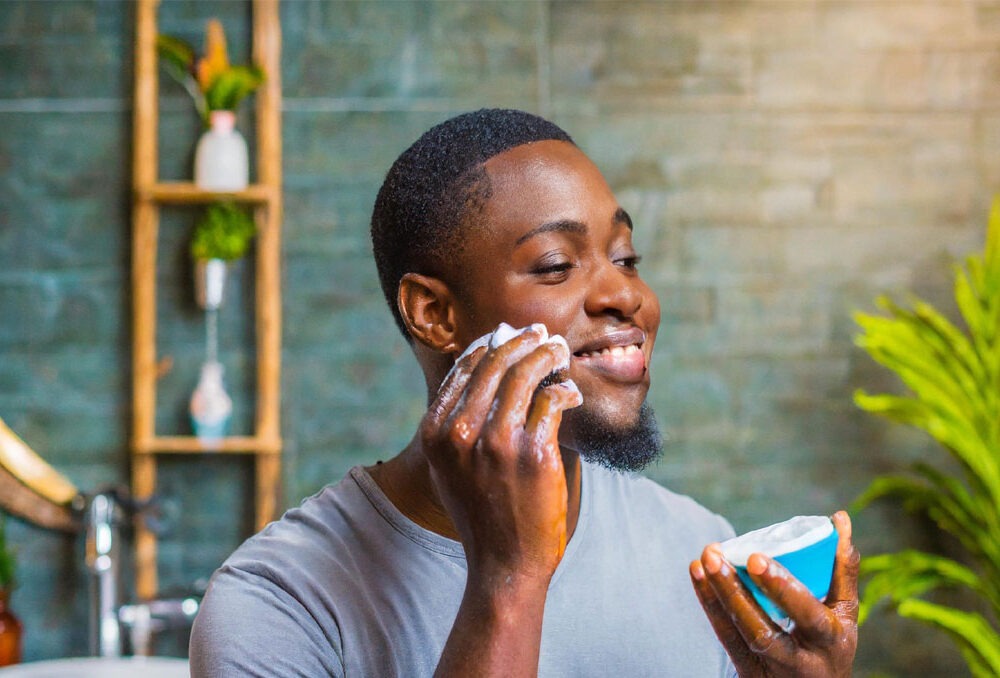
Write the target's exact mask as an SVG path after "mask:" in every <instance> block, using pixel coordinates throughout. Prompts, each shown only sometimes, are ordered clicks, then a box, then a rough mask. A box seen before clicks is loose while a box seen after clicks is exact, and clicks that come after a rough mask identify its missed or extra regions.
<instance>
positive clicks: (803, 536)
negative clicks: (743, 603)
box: [720, 516, 837, 619]
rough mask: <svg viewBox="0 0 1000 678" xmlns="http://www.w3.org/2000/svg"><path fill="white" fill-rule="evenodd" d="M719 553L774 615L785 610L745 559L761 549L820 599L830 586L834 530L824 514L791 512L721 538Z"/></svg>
mask: <svg viewBox="0 0 1000 678" xmlns="http://www.w3.org/2000/svg"><path fill="white" fill-rule="evenodd" d="M720 546H721V547H722V554H723V555H724V556H725V557H726V560H728V561H729V562H730V563H732V565H733V566H735V567H736V572H737V574H738V575H739V577H740V579H741V580H742V581H743V583H744V584H746V586H747V588H748V589H750V592H751V593H752V594H753V595H754V598H756V599H757V602H758V603H760V605H761V607H762V608H764V611H765V612H767V613H768V615H770V616H771V617H772V618H774V619H783V618H785V617H786V615H785V613H784V612H783V611H782V610H781V609H780V608H779V607H778V606H777V605H775V604H774V603H773V602H771V600H769V599H768V598H767V596H766V595H764V592H763V591H761V590H760V589H759V588H758V587H757V585H756V584H755V583H754V582H753V581H752V580H751V579H750V576H749V575H748V574H747V571H746V564H747V559H748V558H749V557H750V555H751V554H753V553H763V554H764V555H765V556H768V557H770V558H773V559H774V560H776V561H778V562H779V563H781V564H782V565H783V566H784V567H785V568H786V569H787V570H788V571H789V572H791V573H792V575H793V576H795V577H796V578H797V579H798V580H799V581H801V582H802V583H803V584H804V585H805V586H806V587H807V588H808V589H809V591H810V592H811V593H812V594H813V595H814V596H816V597H817V598H819V599H820V600H822V599H824V598H825V597H826V594H827V593H828V592H829V590H830V581H831V579H832V576H833V563H834V558H835V556H836V552H837V531H836V530H835V529H834V526H833V521H831V520H830V519H829V518H828V517H826V516H795V517H794V518H789V519H788V520H786V521H784V522H781V523H776V524H774V525H769V526H768V527H762V528H760V529H759V530H753V531H752V532H747V533H746V534H742V535H740V536H739V537H734V538H732V539H729V540H727V541H724V542H722V544H721V545H720Z"/></svg>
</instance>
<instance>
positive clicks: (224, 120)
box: [194, 111, 250, 191]
mask: <svg viewBox="0 0 1000 678" xmlns="http://www.w3.org/2000/svg"><path fill="white" fill-rule="evenodd" d="M249 180H250V164H249V158H248V154H247V142H246V139H244V138H243V135H242V134H240V133H239V131H238V130H237V129H236V113H234V112H233V111H212V112H211V113H209V128H208V130H206V131H205V132H204V133H203V134H202V135H201V138H200V139H199V140H198V146H197V147H196V148H195V154H194V183H195V184H196V185H197V186H198V188H201V189H204V190H206V191H242V190H243V189H244V188H246V187H247V183H248V182H249Z"/></svg>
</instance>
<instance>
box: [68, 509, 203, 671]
mask: <svg viewBox="0 0 1000 678" xmlns="http://www.w3.org/2000/svg"><path fill="white" fill-rule="evenodd" d="M144 508H146V507H138V506H136V504H135V502H132V501H131V500H129V499H128V498H127V497H126V496H125V495H124V493H122V492H120V491H118V490H107V491H103V492H100V493H98V494H95V495H93V496H91V497H90V498H89V500H88V501H87V504H86V508H85V510H84V522H85V524H86V529H87V547H86V550H87V569H88V570H89V573H90V653H91V654H92V655H95V656H98V657H121V656H122V655H123V654H124V650H125V648H124V645H125V643H123V641H124V640H125V636H126V633H127V640H128V646H129V649H130V650H131V653H132V654H136V655H148V654H151V653H152V640H153V634H154V633H157V632H160V631H165V630H169V629H180V628H190V626H191V624H192V622H193V621H194V617H195V615H196V614H197V613H198V607H199V601H200V599H199V597H198V596H187V597H184V598H177V599H168V600H150V601H147V602H142V603H132V604H128V605H123V604H122V603H121V580H120V577H119V575H120V569H121V544H122V525H123V522H124V520H125V519H126V517H134V516H136V515H138V513H139V512H140V511H141V510H142V509H144Z"/></svg>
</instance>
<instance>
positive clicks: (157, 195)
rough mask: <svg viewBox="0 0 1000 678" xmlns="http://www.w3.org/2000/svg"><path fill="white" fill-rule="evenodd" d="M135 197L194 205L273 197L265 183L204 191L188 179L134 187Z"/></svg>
mask: <svg viewBox="0 0 1000 678" xmlns="http://www.w3.org/2000/svg"><path fill="white" fill-rule="evenodd" d="M135 193H136V199H137V200H140V201H143V200H145V201H152V202H157V203H161V204H174V205H196V204H201V203H209V202H217V201H220V200H232V201H234V202H245V203H269V202H272V201H273V200H274V199H275V191H274V189H273V188H272V187H271V186H269V185H265V184H250V185H249V186H247V188H246V189H245V190H242V191H236V192H226V191H206V190H203V189H201V188H198V187H197V186H195V185H194V184H193V183H191V182H189V181H166V182H163V181H161V182H157V183H154V184H152V185H149V186H145V187H138V188H136V192H135Z"/></svg>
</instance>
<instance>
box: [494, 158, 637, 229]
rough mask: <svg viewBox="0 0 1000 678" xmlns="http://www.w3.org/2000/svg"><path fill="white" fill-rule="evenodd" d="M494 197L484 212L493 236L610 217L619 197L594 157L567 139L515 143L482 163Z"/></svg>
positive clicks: (609, 220)
mask: <svg viewBox="0 0 1000 678" xmlns="http://www.w3.org/2000/svg"><path fill="white" fill-rule="evenodd" d="M483 167H484V169H485V171H486V173H487V175H488V177H489V181H490V197H489V199H488V200H487V201H486V204H485V205H484V206H483V210H482V216H483V217H484V221H485V224H484V225H486V226H487V227H488V228H489V229H490V231H491V232H492V235H494V236H501V235H503V234H508V235H510V236H512V237H515V238H516V237H518V233H519V232H520V231H522V230H524V229H526V228H532V227H534V226H537V225H539V224H542V223H546V222H549V221H555V220H573V221H578V222H580V223H582V224H591V223H592V222H595V221H600V222H608V223H609V222H611V221H612V220H613V219H614V215H615V213H616V211H617V210H618V201H617V200H616V199H615V197H614V194H613V193H612V192H611V189H610V188H609V187H608V185H607V182H606V181H605V180H604V177H603V176H602V175H601V173H600V171H599V170H598V169H597V167H596V166H595V165H594V163H593V162H591V160H590V159H589V158H588V157H587V156H586V155H585V154H584V153H583V152H582V151H581V150H580V149H579V148H577V147H576V146H574V145H573V144H570V143H567V142H565V141H540V142H535V143H530V144H524V145H521V146H517V147H515V148H512V149H510V150H508V151H505V152H504V153H501V154H499V155H496V156H494V157H493V158H490V159H489V160H488V161H486V163H484V166H483Z"/></svg>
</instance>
